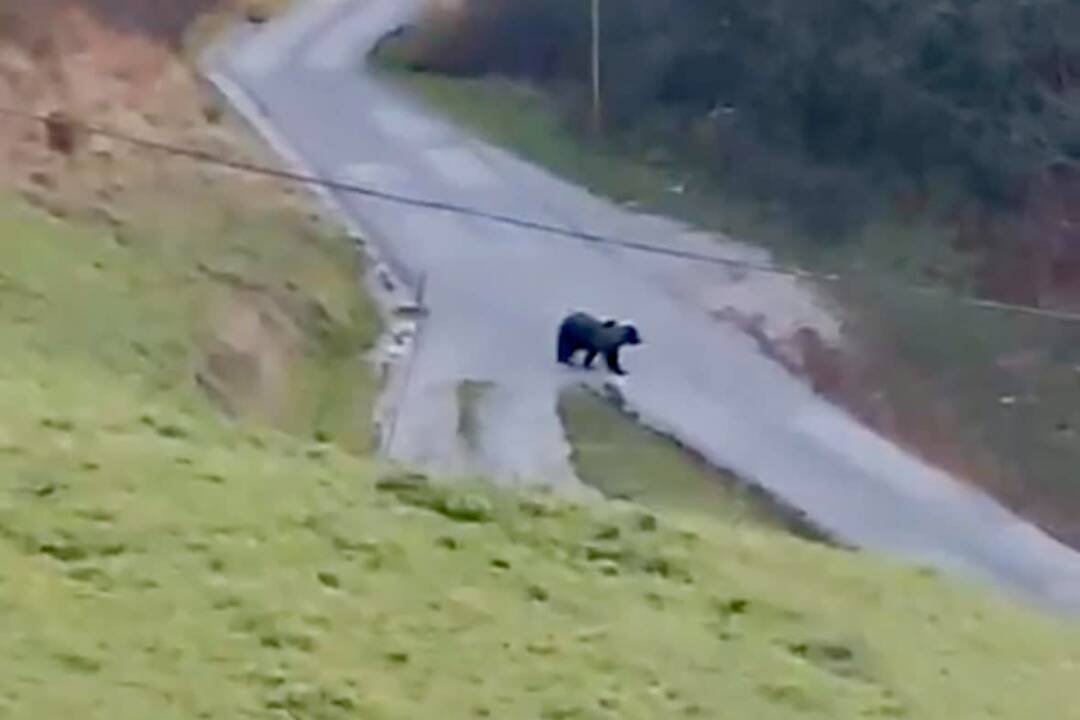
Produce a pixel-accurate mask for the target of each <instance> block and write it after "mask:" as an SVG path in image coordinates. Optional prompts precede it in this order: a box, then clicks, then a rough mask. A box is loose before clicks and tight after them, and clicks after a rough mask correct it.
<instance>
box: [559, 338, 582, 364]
mask: <svg viewBox="0 0 1080 720" xmlns="http://www.w3.org/2000/svg"><path fill="white" fill-rule="evenodd" d="M576 349H577V348H575V347H574V343H573V342H571V340H570V338H569V337H568V333H567V332H566V331H565V330H564V331H562V332H560V333H559V353H558V359H559V362H560V363H562V364H563V365H570V359H571V358H572V357H574V351H575V350H576Z"/></svg>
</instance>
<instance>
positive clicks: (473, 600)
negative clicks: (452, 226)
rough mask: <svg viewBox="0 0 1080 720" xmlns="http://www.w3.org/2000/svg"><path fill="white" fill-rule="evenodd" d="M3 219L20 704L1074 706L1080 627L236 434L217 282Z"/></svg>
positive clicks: (11, 706)
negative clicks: (207, 322) (228, 403)
mask: <svg viewBox="0 0 1080 720" xmlns="http://www.w3.org/2000/svg"><path fill="white" fill-rule="evenodd" d="M0 233H2V236H3V238H4V242H3V243H2V244H0V254H2V263H0V267H2V268H3V270H2V273H3V274H2V278H3V283H2V285H0V287H2V296H0V313H2V320H3V321H2V322H0V344H2V348H3V352H0V477H2V478H3V479H4V480H3V483H0V568H3V572H2V573H0V609H2V612H0V664H2V665H0V711H2V714H3V715H4V717H11V718H19V719H21V718H27V719H30V718H33V719H34V720H49V719H51V718H65V717H69V716H71V715H72V714H73V713H75V714H78V715H79V716H80V717H87V718H103V719H104V718H108V720H123V719H124V718H140V719H141V718H147V717H154V718H163V719H165V720H167V719H168V718H178V719H179V718H183V719H184V720H189V719H190V718H237V717H251V718H268V719H270V718H302V719H305V720H306V719H311V720H315V719H320V720H322V719H331V720H332V719H334V718H354V717H362V718H402V719H405V718H409V719H412V718H431V717H440V718H476V717H505V718H607V717H611V718H615V717H618V718H628V719H632V718H656V717H703V718H704V717H708V718H712V717H727V716H731V717H752V718H761V719H762V720H769V719H770V718H776V719H778V720H779V719H785V720H786V719H788V718H796V717H811V718H813V717H818V718H828V719H829V720H843V719H844V718H868V717H917V718H925V719H930V720H932V719H933V718H942V720H946V719H947V720H953V718H957V717H980V716H982V717H996V718H1017V719H1018V720H1019V719H1020V718H1026V717H1031V716H1036V717H1040V716H1041V717H1054V718H1062V719H1063V720H1069V719H1070V718H1078V717H1080V708H1078V707H1077V706H1076V704H1075V703H1068V702H1066V701H1064V700H1063V699H1065V698H1068V697H1070V696H1071V694H1072V693H1073V685H1074V680H1075V676H1076V672H1077V663H1078V662H1080V629H1078V628H1077V627H1076V626H1075V625H1068V624H1065V623H1063V622H1059V621H1056V620H1052V619H1049V618H1046V617H1040V616H1036V615H1034V614H1032V613H1029V612H1026V611H1023V610H1020V609H1018V608H1015V607H1010V606H1007V605H1005V604H1002V603H999V602H997V601H994V600H991V599H989V598H988V597H986V596H982V595H978V594H976V593H975V592H973V591H969V590H967V589H962V588H958V587H956V586H953V585H950V584H948V583H946V582H945V581H943V580H941V579H939V578H937V577H935V576H934V575H932V574H930V573H925V572H919V571H917V570H909V569H901V568H896V567H892V566H891V565H889V564H888V563H886V562H884V561H880V560H877V559H875V558H872V557H866V556H861V555H854V554H851V553H843V552H837V551H835V550H830V549H826V548H824V547H821V546H817V545H812V544H809V543H804V542H800V541H798V540H795V539H792V538H789V537H786V536H784V535H783V534H780V533H776V532H773V531H768V530H764V529H759V528H756V527H754V526H751V525H733V524H729V523H726V522H717V521H715V520H707V519H705V518H703V517H701V516H700V514H697V515H686V516H683V515H681V514H680V513H679V512H677V511H675V510H671V511H670V512H668V511H660V510H657V511H654V512H649V511H645V510H643V509H640V508H638V507H635V506H632V505H627V504H612V503H605V504H598V505H595V506H589V507H584V506H580V505H575V504H572V503H570V502H568V501H564V500H559V499H557V498H554V497H551V496H547V495H544V494H511V493H505V492H498V491H495V490H493V489H490V488H488V487H486V486H484V485H482V484H475V483H461V484H457V485H453V486H443V485H436V484H431V483H429V482H427V481H425V480H423V479H422V478H418V477H415V476H411V475H408V474H402V473H391V472H388V471H387V470H385V469H383V468H381V467H380V466H379V465H378V464H376V463H374V462H372V461H370V460H367V459H364V458H362V457H358V456H357V455H355V454H350V453H346V452H344V451H343V450H342V449H341V448H339V447H338V446H336V445H334V444H330V443H320V442H314V441H312V440H310V439H306V438H304V437H298V436H295V435H289V434H285V433H282V432H278V431H276V430H272V429H257V428H255V427H254V426H250V425H246V424H238V423H230V422H226V421H225V420H223V419H222V418H221V417H220V415H219V413H218V412H217V411H216V409H215V408H214V407H213V406H212V405H211V404H210V403H208V402H207V401H206V400H205V399H204V398H203V397H202V396H201V395H200V393H199V392H198V391H197V389H196V388H195V387H194V386H193V384H192V383H191V381H190V370H191V365H192V355H193V351H192V349H191V348H192V345H191V344H190V334H191V333H192V332H194V331H195V329H197V328H198V326H199V317H200V314H199V312H198V309H199V308H200V303H199V302H198V299H199V298H200V297H201V296H202V295H203V291H204V290H206V289H207V286H206V285H204V283H206V282H208V281H206V280H205V279H203V276H202V275H201V274H198V273H195V274H192V273H189V272H185V271H181V270H180V269H179V268H181V267H186V266H182V265H177V264H176V263H165V264H161V263H160V262H159V261H158V258H159V257H160V255H159V252H154V251H151V250H149V249H146V248H144V249H141V250H140V249H136V245H135V244H134V242H135V240H138V239H139V238H142V240H143V242H145V243H151V240H152V239H153V237H152V236H142V235H139V236H137V237H133V238H131V241H130V242H129V244H128V245H126V246H125V245H118V244H116V243H115V242H113V241H112V239H111V238H110V237H109V236H108V235H107V234H105V233H102V232H99V231H97V230H92V229H91V230H84V229H76V228H73V227H71V226H68V225H65V224H63V223H58V222H55V221H52V220H50V219H47V218H45V217H43V216H41V215H40V214H38V213H36V212H33V211H30V210H27V209H26V208H24V207H21V206H18V205H16V204H13V203H10V202H8V203H5V204H4V205H3V208H2V213H0ZM148 247H149V245H148ZM172 250H173V251H176V252H178V249H177V248H175V247H173V248H172ZM159 251H160V252H166V251H165V248H164V247H162V248H159ZM298 257H299V256H298ZM174 259H175V257H174ZM268 262H269V261H268ZM289 265H290V267H295V266H296V262H293V263H290V264H289ZM271 266H273V264H272V263H270V264H268V265H267V266H265V267H264V269H266V268H268V267H271ZM267 272H268V270H267Z"/></svg>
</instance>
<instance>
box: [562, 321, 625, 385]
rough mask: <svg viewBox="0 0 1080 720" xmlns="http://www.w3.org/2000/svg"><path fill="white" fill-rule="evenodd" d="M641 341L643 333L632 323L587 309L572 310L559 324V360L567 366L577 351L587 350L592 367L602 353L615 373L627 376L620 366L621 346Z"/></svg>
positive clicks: (589, 364)
mask: <svg viewBox="0 0 1080 720" xmlns="http://www.w3.org/2000/svg"><path fill="white" fill-rule="evenodd" d="M640 344H641V336H640V335H639V334H638V331H637V328H636V327H634V326H633V325H632V324H630V323H619V322H616V321H614V320H599V319H597V318H595V317H593V316H592V315H590V314H588V313H585V312H575V313H572V314H570V315H568V316H567V317H566V318H565V319H564V320H563V321H562V324H561V325H559V362H560V363H562V364H564V365H570V364H571V362H570V360H571V358H573V356H574V353H576V352H577V351H578V350H584V351H585V367H587V368H591V367H592V362H593V360H594V359H595V358H596V356H597V355H598V354H599V355H603V356H604V360H605V361H606V362H607V366H608V369H609V370H611V372H613V373H615V374H616V375H626V371H625V370H623V369H622V367H620V366H619V348H621V347H622V346H623V345H640Z"/></svg>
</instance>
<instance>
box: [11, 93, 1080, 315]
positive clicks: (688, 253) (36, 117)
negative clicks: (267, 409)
mask: <svg viewBox="0 0 1080 720" xmlns="http://www.w3.org/2000/svg"><path fill="white" fill-rule="evenodd" d="M0 116H7V117H11V118H16V119H20V120H23V121H28V122H35V123H40V124H42V125H45V126H46V127H55V125H56V124H57V122H58V119H57V117H56V116H53V115H45V114H41V113H34V112H29V111H25V110H16V109H14V108H9V107H0ZM62 122H64V123H66V124H67V125H69V126H70V127H72V128H76V129H78V130H79V131H81V132H83V133H86V134H88V135H97V136H100V137H105V138H109V139H112V140H116V141H118V142H122V143H125V144H128V145H131V146H133V147H137V148H140V149H142V150H148V151H153V152H160V153H163V154H166V155H173V156H177V157H183V158H187V159H189V160H193V161H195V162H200V163H206V164H210V165H215V166H218V167H225V168H229V169H232V170H237V171H239V172H244V173H249V174H253V175H261V176H264V177H270V178H276V179H279V180H287V181H289V182H296V183H302V184H306V185H315V186H321V187H324V188H327V189H330V190H338V191H341V192H345V193H350V194H353V195H360V196H363V197H368V198H373V199H376V200H382V201H385V202H389V203H394V204H398V205H406V206H409V207H415V208H420V209H425V210H432V211H441V212H448V213H453V214H457V215H465V216H468V217H473V218H479V219H482V220H488V221H491V222H495V223H500V224H503V225H509V226H511V227H517V228H522V229H526V230H533V231H536V232H542V233H547V234H550V235H558V236H561V237H566V238H571V239H576V240H583V241H587V242H592V243H597V244H604V245H611V246H615V247H620V248H624V249H627V250H632V251H634V252H642V253H648V254H652V255H662V256H667V257H673V258H678V259H682V260H688V261H691V262H701V263H706V264H710V265H721V266H724V267H729V268H735V269H740V270H747V271H753V272H760V273H768V274H773V275H784V276H788V277H794V278H799V279H814V280H818V281H821V282H827V283H836V282H840V281H841V280H843V278H842V276H841V275H839V274H837V273H825V272H817V271H811V270H805V269H803V268H798V267H784V266H780V265H774V264H766V263H754V262H750V261H747V260H743V259H739V258H729V257H723V256H719V255H712V254H709V253H700V252H694V251H692V250H682V249H679V248H670V247H663V246H657V245H652V244H649V243H645V242H640V241H634V240H625V239H622V238H616V237H610V236H607V235H602V234H600V233H593V232H588V231H585V230H577V229H574V228H569V227H564V226H559V225H552V224H549V223H544V222H540V221H536V220H529V219H526V218H521V217H517V216H514V215H506V214H502V213H496V212H491V211H487V210H481V209H479V208H474V207H469V206H467V205H460V204H457V203H452V202H447V201H444V200H433V199H429V198H421V197H414V196H409V195H403V194H400V193H391V192H386V191H384V190H377V189H375V188H372V187H367V186H364V185H360V184H357V183H353V182H342V181H340V180H334V179H328V178H322V177H318V176H314V175H306V174H303V173H296V172H291V171H288V170H280V169H277V168H273V167H270V166H267V165H259V164H257V163H251V162H246V161H243V160H235V159H231V158H227V157H222V156H220V155H217V154H214V153H212V152H209V151H206V150H199V149H197V148H191V147H184V146H181V145H175V144H172V143H167V142H162V141H158V140H149V139H147V138H143V137H138V136H136V135H131V134H128V133H125V132H121V131H119V130H114V129H111V128H107V127H102V126H98V125H91V124H89V123H85V122H81V121H78V120H75V119H73V118H64V120H63V121H62ZM905 286H906V287H908V288H909V289H911V290H915V291H919V292H926V293H935V294H941V295H945V296H947V297H948V298H950V299H952V300H954V301H956V302H959V303H963V304H965V305H970V306H973V307H979V308H984V309H987V310H996V311H1003V312H1013V313H1021V314H1026V315H1033V316H1037V317H1043V318H1047V319H1052V320H1062V321H1068V322H1080V312H1069V311H1065V310H1052V309H1047V308H1041V307H1037V306H1034V305H1023V304H1019V303H1009V302H1000V301H996V300H986V299H983V298H977V297H973V296H970V295H959V294H956V293H950V292H948V291H946V290H944V289H943V288H941V287H939V286H934V285H917V284H914V283H905Z"/></svg>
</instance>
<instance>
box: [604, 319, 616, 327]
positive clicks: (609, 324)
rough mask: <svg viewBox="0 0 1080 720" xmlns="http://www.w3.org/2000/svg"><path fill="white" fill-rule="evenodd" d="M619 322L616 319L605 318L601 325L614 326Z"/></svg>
mask: <svg viewBox="0 0 1080 720" xmlns="http://www.w3.org/2000/svg"><path fill="white" fill-rule="evenodd" d="M618 324H619V323H618V322H617V321H615V320H605V321H604V322H603V323H601V327H606V328H613V327H615V326H616V325H618Z"/></svg>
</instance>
